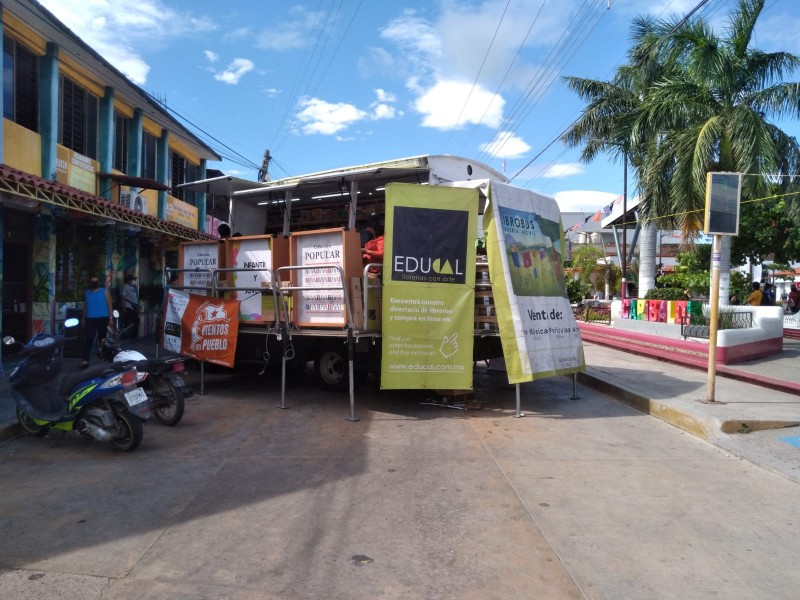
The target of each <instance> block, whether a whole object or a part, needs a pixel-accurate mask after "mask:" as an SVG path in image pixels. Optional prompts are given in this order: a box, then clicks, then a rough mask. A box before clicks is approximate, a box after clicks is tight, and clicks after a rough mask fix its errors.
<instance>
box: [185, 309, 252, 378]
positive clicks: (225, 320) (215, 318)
mask: <svg viewBox="0 0 800 600" xmlns="http://www.w3.org/2000/svg"><path fill="white" fill-rule="evenodd" d="M238 332H239V302H237V301H236V300H226V299H225V298H207V297H206V296H198V295H195V294H190V295H189V302H188V304H187V305H186V309H185V310H184V312H183V315H182V316H181V354H187V355H189V356H193V357H194V358H197V359H198V360H204V361H207V362H210V363H215V364H218V365H223V366H226V367H233V362H234V357H235V355H236V336H237V334H238Z"/></svg>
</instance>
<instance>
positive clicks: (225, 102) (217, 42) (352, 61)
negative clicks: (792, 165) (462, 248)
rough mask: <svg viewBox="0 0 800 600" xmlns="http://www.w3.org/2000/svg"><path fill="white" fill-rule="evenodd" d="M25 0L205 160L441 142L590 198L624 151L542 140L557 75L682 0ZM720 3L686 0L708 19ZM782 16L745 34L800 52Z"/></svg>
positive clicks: (290, 170) (360, 156) (613, 62)
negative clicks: (160, 111)
mask: <svg viewBox="0 0 800 600" xmlns="http://www.w3.org/2000/svg"><path fill="white" fill-rule="evenodd" d="M40 2H42V4H43V5H44V6H46V7H47V8H48V9H49V10H50V11H52V12H53V13H54V14H55V15H56V16H57V17H58V18H59V19H61V20H62V21H63V22H64V23H65V24H66V25H67V26H68V27H70V28H71V29H72V30H73V31H74V32H75V33H76V34H78V35H79V36H80V37H82V38H83V39H84V40H85V41H86V42H87V43H88V44H90V45H91V46H92V47H93V48H95V50H97V51H98V52H99V53H101V54H102V55H103V56H105V57H106V58H107V59H108V60H109V61H110V62H111V63H112V64H114V66H116V67H117V68H118V69H119V70H120V71H122V72H123V73H125V74H126V75H127V76H128V77H129V78H130V79H131V80H132V81H134V82H135V83H137V84H139V85H140V86H142V87H143V88H144V89H146V90H147V91H148V92H150V93H151V94H153V95H155V96H156V97H158V98H161V99H164V100H165V101H166V104H167V106H168V107H169V109H171V110H172V111H174V112H175V113H176V114H177V115H180V116H181V117H182V118H184V119H186V120H188V123H187V125H188V126H189V127H190V128H192V129H193V130H195V132H197V133H199V134H200V136H201V137H202V138H203V139H204V140H205V141H206V142H207V143H208V144H209V145H210V146H211V147H213V148H215V149H216V150H217V151H218V152H219V153H220V154H222V155H223V156H225V157H226V160H224V161H223V162H222V163H220V164H211V165H210V166H211V167H212V168H221V169H222V170H223V171H224V172H226V173H228V174H235V175H237V176H240V177H243V178H248V179H255V177H256V170H255V168H254V167H253V166H252V165H254V164H255V165H259V164H260V163H261V158H262V156H263V154H264V150H265V149H267V148H269V149H270V151H271V153H272V156H273V159H274V160H273V163H272V165H271V168H270V173H271V176H272V177H273V178H281V177H285V176H287V175H298V174H302V173H308V172H313V171H319V170H323V169H329V168H336V167H341V166H348V165H357V164H363V163H369V162H376V161H380V160H389V159H394V158H402V157H406V156H412V155H417V154H455V155H460V156H466V157H469V158H472V159H475V160H479V161H481V162H484V163H486V164H488V165H490V166H492V167H494V168H496V169H498V170H500V171H503V170H504V169H505V172H506V174H507V175H508V176H513V175H517V176H516V178H515V179H514V183H515V184H516V185H521V186H523V187H529V188H531V189H534V190H536V191H538V192H540V193H544V194H547V195H552V196H556V198H557V199H558V200H559V204H560V206H561V208H562V210H584V211H594V210H597V209H598V208H600V207H601V206H603V205H604V204H608V202H609V200H610V199H613V198H614V197H615V196H617V195H618V194H620V193H622V181H623V172H622V171H623V169H622V165H621V164H619V163H612V162H610V161H608V160H604V159H600V160H597V161H595V162H594V163H591V164H588V165H587V164H582V163H580V162H579V161H578V155H579V151H578V150H577V149H567V148H566V147H565V146H564V145H563V144H562V143H561V142H558V141H556V142H555V143H552V142H553V141H554V140H555V138H556V137H557V136H558V135H559V133H561V132H562V131H563V130H564V128H565V127H567V126H568V125H569V124H570V123H571V122H572V121H573V120H574V119H576V118H577V117H578V116H579V114H580V110H581V108H582V106H581V103H580V101H579V99H578V98H577V97H576V96H575V95H574V94H572V93H571V92H569V91H568V90H566V88H565V86H564V84H563V82H562V81H561V77H562V76H564V75H573V76H579V77H587V78H595V79H608V78H610V77H611V75H612V74H613V71H614V69H615V67H616V66H618V65H619V64H621V63H623V62H624V60H625V53H626V50H627V48H628V39H629V24H630V22H631V20H632V18H633V17H634V16H636V15H638V14H644V13H649V14H651V15H654V16H661V17H666V16H668V15H672V14H679V15H683V14H685V13H686V12H688V11H689V10H691V9H692V8H694V7H695V6H696V5H697V4H698V2H699V0H612V1H611V2H610V8H609V1H608V0H585V1H583V0H549V1H548V0H484V1H465V0H430V1H429V2H419V1H417V0H410V1H402V0H400V1H386V0H308V1H307V2H306V3H294V2H274V1H272V2H256V1H254V0H228V1H227V2H212V1H210V0H192V1H191V2H190V1H189V0H138V1H137V2H130V1H129V0H124V1H123V0H40ZM736 4H737V2H736V0H711V1H710V2H708V3H707V4H706V5H705V6H704V7H703V8H702V9H701V10H700V11H699V12H698V14H700V15H703V16H705V17H706V18H707V19H709V20H710V21H711V22H712V23H714V24H715V25H716V26H717V27H719V28H722V27H724V25H725V23H726V17H727V14H728V13H729V12H730V10H731V9H732V8H734V7H735V6H736ZM87 9H88V10H87ZM797 31H800V2H798V1H797V0H768V2H767V8H766V10H765V12H764V14H763V15H762V18H761V20H760V27H759V28H758V30H757V33H758V36H757V38H758V39H757V42H756V46H757V47H759V48H761V49H762V50H765V51H774V50H785V51H789V52H793V53H795V54H798V55H800V36H798V35H797V33H796V32H797ZM794 80H795V81H800V72H798V73H796V74H795V77H794ZM784 128H785V130H786V131H787V132H789V133H790V134H792V135H798V133H800V127H799V126H798V123H797V122H794V123H788V124H784ZM209 136H213V139H211V138H210V137H209ZM551 143H552V144H551ZM537 155H539V156H538V158H535V159H534V157H537ZM532 159H534V160H533V161H532ZM531 161H532V162H531ZM529 162H530V166H527V168H525V167H526V165H528V163H529ZM241 163H245V164H241ZM247 163H249V166H248V165H247ZM523 168H524V171H522V172H520V171H521V170H522V169H523ZM518 173H519V174H518Z"/></svg>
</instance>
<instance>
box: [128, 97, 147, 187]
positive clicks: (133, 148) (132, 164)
mask: <svg viewBox="0 0 800 600" xmlns="http://www.w3.org/2000/svg"><path fill="white" fill-rule="evenodd" d="M143 123H144V121H143V120H142V109H141V108H137V109H134V111H133V118H132V119H131V120H130V121H129V122H128V165H127V166H128V170H127V171H126V173H127V174H128V175H132V176H133V177H141V176H142V134H143V133H144V124H143Z"/></svg>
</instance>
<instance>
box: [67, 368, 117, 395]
mask: <svg viewBox="0 0 800 600" xmlns="http://www.w3.org/2000/svg"><path fill="white" fill-rule="evenodd" d="M128 368H130V366H129V365H128V364H127V363H116V364H115V363H105V364H100V365H95V366H94V367H89V368H88V369H84V370H83V371H78V372H77V373H70V374H68V375H65V376H64V378H63V379H62V380H61V382H60V383H59V385H58V393H59V395H60V396H67V395H69V393H70V392H71V391H72V390H74V389H75V386H77V385H78V384H79V383H81V382H82V381H89V380H90V379H94V378H95V377H105V376H106V375H110V374H111V373H114V372H116V371H124V370H125V369H128Z"/></svg>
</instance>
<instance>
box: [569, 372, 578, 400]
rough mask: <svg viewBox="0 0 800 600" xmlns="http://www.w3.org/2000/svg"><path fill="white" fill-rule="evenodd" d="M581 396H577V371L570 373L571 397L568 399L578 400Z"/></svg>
mask: <svg viewBox="0 0 800 600" xmlns="http://www.w3.org/2000/svg"><path fill="white" fill-rule="evenodd" d="M580 399H581V397H580V396H578V373H573V374H572V398H570V400H580Z"/></svg>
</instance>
